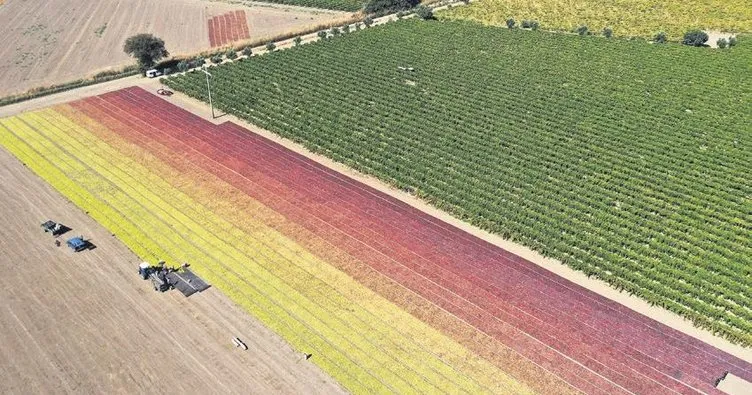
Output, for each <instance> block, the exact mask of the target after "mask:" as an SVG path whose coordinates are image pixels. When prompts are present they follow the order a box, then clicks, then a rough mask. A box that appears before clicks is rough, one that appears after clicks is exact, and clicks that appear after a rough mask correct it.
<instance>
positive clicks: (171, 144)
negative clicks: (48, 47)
mask: <svg viewBox="0 0 752 395" xmlns="http://www.w3.org/2000/svg"><path fill="white" fill-rule="evenodd" d="M113 101H114V99H108V101H107V102H105V101H102V100H96V99H92V100H90V102H91V103H86V104H85V105H84V104H74V106H76V107H78V108H80V109H81V110H82V111H85V112H87V113H88V114H89V115H91V116H93V117H95V118H97V119H99V121H100V122H103V123H104V124H106V125H107V126H108V127H109V128H110V129H111V130H113V131H117V132H118V133H121V134H123V135H130V136H131V141H132V142H133V143H135V144H140V145H143V146H144V148H145V149H148V150H150V151H151V152H152V153H153V154H154V155H156V156H157V157H159V158H160V160H164V161H168V162H169V165H170V166H172V167H173V168H175V169H176V171H177V172H173V173H172V175H171V176H170V177H167V179H171V180H174V183H175V184H176V185H178V187H180V188H181V189H184V188H187V190H186V193H188V194H190V195H191V196H192V197H194V198H199V197H200V199H201V203H202V204H205V205H207V206H216V207H213V211H215V212H220V211H225V212H227V213H228V218H233V219H234V220H235V221H237V222H235V225H236V226H239V227H244V226H245V227H247V226H248V225H247V224H248V223H249V222H248V220H249V217H250V218H253V219H254V220H257V221H251V222H250V223H268V224H275V227H277V228H281V230H283V231H285V233H286V234H287V235H288V236H290V237H297V238H298V239H297V240H296V241H297V242H298V243H300V244H307V248H308V249H309V250H311V251H316V252H317V253H318V254H319V255H322V256H323V257H325V260H326V261H327V262H329V263H332V264H333V265H335V266H336V267H338V268H340V269H342V270H344V271H345V272H347V273H348V274H350V275H352V276H353V277H355V278H357V279H358V280H361V281H362V282H364V283H367V284H368V285H371V287H372V289H374V290H376V291H382V292H380V293H381V294H382V296H384V297H385V298H388V299H390V300H392V301H394V302H395V303H397V304H400V305H401V306H402V307H403V308H405V309H406V310H408V311H410V312H411V313H413V314H414V315H418V316H423V317H424V318H426V321H427V322H428V323H429V324H430V325H432V326H434V327H436V328H437V329H440V330H442V331H448V332H450V334H451V335H453V337H454V338H455V339H456V340H457V341H459V342H460V343H461V344H463V345H465V346H466V347H468V348H469V349H472V350H473V351H474V352H476V353H478V354H479V355H480V356H481V357H484V358H487V359H490V360H492V361H493V362H495V363H496V365H497V366H499V367H501V368H503V369H505V370H508V371H510V372H511V373H513V374H514V376H515V377H520V378H522V379H523V380H524V381H525V382H526V383H528V384H529V385H531V386H533V387H536V388H538V389H539V390H540V391H541V392H550V391H554V392H556V393H566V392H568V391H569V390H568V389H567V388H566V385H562V384H561V382H560V380H558V379H556V378H554V377H553V376H551V375H550V374H549V373H547V372H546V371H545V370H542V369H540V368H539V367H536V366H534V365H532V364H530V363H529V362H528V361H526V360H525V359H524V358H520V357H518V356H516V354H515V353H514V352H511V353H510V350H509V349H508V348H506V347H505V346H503V345H501V344H498V343H496V342H495V341H494V340H493V339H490V338H483V336H482V335H481V334H479V333H477V330H476V329H475V328H472V327H470V326H468V325H467V324H466V323H464V322H462V321H459V320H457V319H456V317H454V316H452V315H449V314H447V313H446V312H445V311H443V310H440V309H437V308H435V307H433V306H432V305H431V304H430V303H427V301H425V300H424V299H421V298H418V297H416V296H415V294H413V293H411V292H409V291H407V290H405V289H404V288H402V287H401V286H400V285H399V284H396V283H395V284H388V283H387V281H386V280H384V279H380V278H379V275H380V274H379V273H378V272H375V271H373V270H369V269H368V268H367V267H364V265H363V264H362V263H360V262H359V261H357V260H355V259H353V258H352V257H350V256H348V255H347V254H343V253H341V252H339V253H338V252H337V248H336V247H334V246H333V245H332V244H329V243H326V242H325V241H318V242H315V239H317V238H318V237H317V236H315V235H314V234H313V233H309V234H308V235H306V234H305V233H306V230H305V229H303V228H301V227H300V226H299V225H297V224H292V225H290V224H285V223H284V222H285V220H284V219H281V218H280V216H279V214H270V213H266V214H265V215H263V214H264V212H269V210H268V209H266V208H265V207H264V206H260V205H259V203H257V202H256V201H255V200H253V199H251V198H249V197H248V195H246V194H245V193H244V192H242V191H240V190H233V189H232V188H231V187H229V185H219V186H217V187H215V188H211V181H210V180H212V179H215V180H219V179H221V178H220V177H216V178H215V177H213V176H212V175H210V174H209V173H206V171H205V170H203V169H201V167H206V168H211V169H212V170H213V171H217V172H218V174H220V175H221V177H223V178H229V177H232V175H233V173H232V172H231V171H226V172H221V168H219V169H218V168H216V167H215V166H212V164H213V162H211V161H208V160H202V156H201V155H196V152H194V150H193V149H192V145H185V146H183V147H182V148H183V149H184V150H186V151H181V150H180V149H178V146H179V145H178V144H177V143H178V142H177V141H175V140H174V139H170V138H168V137H167V136H165V135H161V136H154V135H151V136H150V135H146V134H139V135H137V136H133V132H132V130H137V129H143V128H144V127H145V126H146V125H149V126H148V127H149V128H151V127H156V128H158V130H162V131H167V130H171V129H174V128H175V127H179V129H180V130H190V128H191V127H197V128H199V130H200V129H203V128H208V127H211V125H210V124H208V123H206V124H203V125H195V124H193V125H191V124H186V123H185V121H184V120H181V118H182V117H181V116H178V117H176V119H175V120H170V121H169V122H164V120H165V118H168V117H169V115H166V114H169V113H170V112H171V111H169V109H168V108H165V109H164V110H165V111H159V114H160V116H159V117H158V119H146V120H144V121H134V120H133V118H134V117H132V116H131V115H130V114H128V113H123V114H121V115H120V116H119V117H118V118H119V119H120V121H121V122H124V123H128V125H119V124H118V121H116V120H114V119H111V120H109V121H105V119H106V118H112V117H117V115H118V114H117V113H118V112H120V110H122V109H125V108H127V107H128V103H127V102H114V103H113ZM95 102H97V103H96V104H95ZM105 103H107V104H105ZM94 107H97V108H99V109H95V108H94ZM136 108H143V107H140V106H138V107H136ZM139 112H143V110H139ZM142 116H145V115H142ZM129 131H131V132H129ZM100 137H101V138H107V135H106V134H105V135H102V136H100ZM170 152H173V153H172V154H170ZM188 158H190V159H188ZM143 162H144V163H150V164H151V165H150V167H151V168H152V170H153V171H157V170H155V169H154V163H155V162H156V161H154V160H150V159H144V160H143ZM158 172H161V171H158ZM194 174H195V176H194ZM181 178H187V179H186V181H185V182H182V181H181V180H180V179H181ZM188 179H194V180H201V184H200V185H196V183H195V181H194V182H189V181H188ZM250 190H255V191H258V190H259V189H258V188H255V187H254V188H251V189H250ZM232 192H235V193H232ZM220 196H221V197H222V198H223V199H224V198H226V199H227V200H228V203H229V202H231V204H220V203H218V197H220ZM269 198H271V199H276V198H275V197H274V196H271V195H270V196H269ZM244 208H245V209H244ZM238 211H243V212H245V213H248V216H246V217H238V216H237V215H232V213H235V212H238ZM251 213H253V214H251ZM271 213H274V212H271ZM246 231H250V229H246ZM400 302H401V303H400ZM393 319H394V320H397V321H396V322H399V319H398V317H393ZM392 322H395V321H392ZM426 335H427V332H425V331H424V332H423V333H422V334H421V336H423V337H425V336H426ZM415 341H416V342H417V343H420V344H422V343H424V341H423V339H420V338H419V339H415ZM440 347H441V344H440V343H439V342H434V343H433V344H427V345H426V348H427V349H434V350H438V349H440ZM444 347H446V346H445V345H444ZM442 353H443V354H444V358H445V359H446V358H450V357H451V356H452V354H447V353H446V351H443V352H442ZM474 359H475V358H467V357H462V359H459V360H457V359H455V360H452V361H450V362H451V363H452V364H453V365H455V366H463V365H467V363H468V362H469V361H473V360H474ZM473 365H474V366H475V367H474V368H473V369H475V370H476V371H478V370H479V369H481V367H480V366H478V363H477V362H473ZM483 369H484V370H486V371H487V370H488V368H483ZM495 376H498V374H496V375H493V374H487V375H485V376H482V377H484V378H485V380H490V382H487V384H486V385H487V386H496V385H498V383H499V382H500V379H499V377H495ZM479 380H480V379H479ZM481 381H483V380H481ZM502 392H506V390H502Z"/></svg>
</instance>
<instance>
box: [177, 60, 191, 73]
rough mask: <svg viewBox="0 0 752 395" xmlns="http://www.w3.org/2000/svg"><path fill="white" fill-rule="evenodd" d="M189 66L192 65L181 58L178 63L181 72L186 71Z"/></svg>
mask: <svg viewBox="0 0 752 395" xmlns="http://www.w3.org/2000/svg"><path fill="white" fill-rule="evenodd" d="M189 68H191V66H190V65H189V64H188V62H187V61H185V60H181V61H180V62H179V63H178V71H179V72H181V73H182V72H185V71H188V69H189Z"/></svg>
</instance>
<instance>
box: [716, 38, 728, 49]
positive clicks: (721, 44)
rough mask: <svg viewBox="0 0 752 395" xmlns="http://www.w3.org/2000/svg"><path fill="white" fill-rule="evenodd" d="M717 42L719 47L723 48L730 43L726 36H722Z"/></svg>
mask: <svg viewBox="0 0 752 395" xmlns="http://www.w3.org/2000/svg"><path fill="white" fill-rule="evenodd" d="M715 43H716V45H718V48H720V49H723V48H726V46H727V45H728V40H726V39H725V38H723V37H721V38H719V39H718V41H716V42H715Z"/></svg>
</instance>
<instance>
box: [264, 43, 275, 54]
mask: <svg viewBox="0 0 752 395" xmlns="http://www.w3.org/2000/svg"><path fill="white" fill-rule="evenodd" d="M276 48H277V46H276V45H274V43H273V42H271V41H269V42H268V43H266V50H267V51H269V52H272V51H274V50H275V49H276Z"/></svg>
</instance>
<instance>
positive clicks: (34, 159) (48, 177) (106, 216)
mask: <svg viewBox="0 0 752 395" xmlns="http://www.w3.org/2000/svg"><path fill="white" fill-rule="evenodd" d="M0 126H2V127H3V128H4V129H5V131H3V130H0V144H1V145H3V146H4V147H5V148H6V149H8V151H9V152H11V153H12V154H13V155H14V156H15V157H16V158H18V159H19V160H20V161H21V162H23V163H24V164H25V165H26V166H27V167H28V168H29V169H31V170H32V171H33V172H34V173H35V174H37V175H38V176H39V177H40V178H42V179H43V180H45V181H46V182H47V183H49V184H50V185H52V186H53V187H54V188H55V189H56V190H58V191H59V192H61V193H63V195H64V196H66V197H67V198H68V199H69V200H70V201H71V202H73V203H74V204H75V205H76V206H78V207H79V208H81V209H84V210H86V211H87V213H88V214H89V215H90V216H91V217H92V218H94V219H95V220H96V221H97V222H98V223H100V224H101V225H103V226H105V227H106V228H107V229H109V230H110V231H111V232H113V234H117V236H118V237H119V238H121V239H123V240H125V241H130V242H129V243H128V246H129V248H131V250H132V251H133V252H134V253H135V254H136V255H138V256H139V257H141V258H142V259H147V260H155V259H156V257H157V256H162V255H164V252H163V251H162V250H161V249H160V248H159V247H158V246H156V245H155V244H154V243H132V242H133V241H135V240H141V239H147V240H148V238H146V235H145V234H143V232H142V231H141V230H140V229H138V228H136V227H134V226H133V225H132V224H131V223H130V222H129V221H127V220H125V219H124V217H123V216H122V214H121V213H119V212H117V211H116V210H114V209H113V208H112V207H111V206H109V205H107V204H104V203H103V202H102V201H100V200H99V199H97V198H95V197H94V196H93V195H92V194H91V193H90V191H87V190H86V189H83V188H81V187H79V185H78V184H77V183H76V182H74V180H72V179H70V178H69V177H68V174H70V171H72V170H70V169H68V168H65V167H64V166H63V169H59V168H57V167H55V166H54V165H52V164H51V163H49V162H48V161H47V160H46V159H45V157H44V156H43V155H41V154H40V153H39V152H38V151H37V150H35V149H34V148H33V147H31V146H29V145H28V144H27V143H26V142H24V141H23V140H21V139H19V138H18V137H17V136H16V135H15V134H13V133H12V132H11V130H16V129H18V127H19V126H18V125H17V124H16V122H15V121H14V120H0ZM63 165H64V164H63ZM66 170H67V171H68V172H66ZM86 176H87V174H84V173H80V174H79V178H81V179H83V178H85V177H86Z"/></svg>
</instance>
